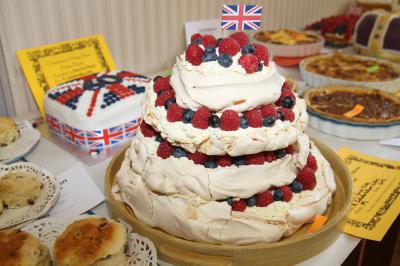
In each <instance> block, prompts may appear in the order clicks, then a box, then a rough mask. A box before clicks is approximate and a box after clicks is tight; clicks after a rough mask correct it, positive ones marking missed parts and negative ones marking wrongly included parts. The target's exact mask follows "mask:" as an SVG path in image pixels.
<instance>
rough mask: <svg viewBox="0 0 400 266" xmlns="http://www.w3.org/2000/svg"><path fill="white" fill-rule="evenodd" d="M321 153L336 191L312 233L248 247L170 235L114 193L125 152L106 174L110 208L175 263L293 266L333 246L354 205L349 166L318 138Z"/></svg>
mask: <svg viewBox="0 0 400 266" xmlns="http://www.w3.org/2000/svg"><path fill="white" fill-rule="evenodd" d="M314 143H315V144H316V145H317V147H318V148H319V150H320V151H321V153H322V155H324V156H325V158H326V159H327V160H328V161H329V163H330V164H331V166H332V169H333V171H334V174H335V181H336V186H337V190H336V193H335V194H334V197H333V201H332V204H331V205H330V206H329V207H328V209H327V211H326V213H325V215H326V216H328V221H327V223H326V224H325V225H324V226H323V227H322V229H320V230H318V231H316V232H314V233H309V232H308V231H307V230H308V227H309V225H304V226H303V227H302V228H300V230H298V231H297V232H296V233H295V234H293V235H291V236H290V237H287V238H284V239H282V240H281V241H279V242H275V243H259V244H251V245H245V246H239V245H217V244H208V243H198V242H194V241H188V240H185V239H182V238H178V237H174V236H171V235H169V234H167V233H165V232H164V231H162V230H159V229H157V228H152V227H149V226H148V225H146V224H145V223H143V222H141V221H139V220H138V219H137V218H136V217H135V215H134V214H133V212H132V211H131V209H130V208H128V207H127V206H126V205H125V204H124V203H122V202H120V201H118V199H117V198H116V197H115V195H114V193H113V192H112V186H113V184H114V181H115V177H116V173H117V172H118V170H119V168H120V167H121V164H122V161H123V159H124V155H125V151H126V149H127V148H128V147H125V148H124V149H122V150H121V151H120V152H119V153H118V154H116V155H115V156H114V158H113V160H112V161H111V163H110V165H109V166H108V169H107V172H106V176H105V182H104V183H105V194H106V199H107V201H106V203H107V209H108V212H109V214H110V216H111V217H112V218H115V219H121V220H124V221H125V222H127V223H129V224H131V225H132V228H133V230H134V231H135V232H136V233H138V234H141V235H143V236H146V237H148V238H149V239H150V240H152V241H153V243H154V244H155V246H156V248H157V253H158V257H159V258H160V259H161V260H163V261H166V262H169V263H173V264H176V265H245V264H250V265H292V264H295V263H298V262H300V261H302V260H305V259H307V258H310V257H312V256H315V255H316V254H318V253H319V252H321V251H322V250H324V249H326V248H327V247H328V246H330V245H331V244H332V243H333V242H334V241H335V240H336V239H337V237H338V236H339V234H340V227H341V225H342V221H343V219H344V218H345V215H346V213H347V211H348V210H349V208H350V205H351V196H352V179H351V176H350V173H349V171H348V170H347V167H346V166H345V164H344V163H343V161H342V160H341V159H340V158H339V157H338V155H336V153H335V152H334V151H332V150H331V149H330V148H328V147H327V146H326V145H325V144H322V143H321V142H319V141H315V140H314Z"/></svg>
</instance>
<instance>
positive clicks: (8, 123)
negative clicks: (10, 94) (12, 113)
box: [0, 117, 19, 147]
mask: <svg viewBox="0 0 400 266" xmlns="http://www.w3.org/2000/svg"><path fill="white" fill-rule="evenodd" d="M18 137H19V130H18V128H17V125H16V124H15V122H14V121H13V120H12V119H10V118H8V117H0V147H4V146H7V145H8V144H11V143H12V142H14V141H15V140H16V139H17V138H18Z"/></svg>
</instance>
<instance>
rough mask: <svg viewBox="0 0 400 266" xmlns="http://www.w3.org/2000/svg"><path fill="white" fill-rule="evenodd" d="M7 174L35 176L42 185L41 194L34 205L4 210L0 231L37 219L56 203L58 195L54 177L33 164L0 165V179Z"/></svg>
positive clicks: (57, 183)
mask: <svg viewBox="0 0 400 266" xmlns="http://www.w3.org/2000/svg"><path fill="white" fill-rule="evenodd" d="M8 172H26V173H31V174H34V175H35V176H37V177H38V178H39V179H40V181H41V182H42V184H43V189H42V192H41V194H40V196H39V198H37V199H36V201H35V204H33V205H28V206H25V207H22V208H18V209H4V210H3V214H1V215H0V229H3V228H6V227H10V226H14V225H18V224H21V223H24V222H27V221H31V220H34V219H38V218H39V217H41V216H43V215H45V214H46V213H47V212H48V211H49V210H50V208H51V207H52V206H53V205H54V204H55V203H56V201H57V199H58V196H59V195H60V184H59V181H58V179H57V177H56V176H54V175H53V174H52V173H50V172H49V171H47V170H46V169H43V168H41V167H39V166H37V165H35V164H33V163H14V164H12V165H5V164H0V179H1V178H2V177H3V176H4V174H6V173H8Z"/></svg>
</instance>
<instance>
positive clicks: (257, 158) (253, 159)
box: [246, 152, 265, 165]
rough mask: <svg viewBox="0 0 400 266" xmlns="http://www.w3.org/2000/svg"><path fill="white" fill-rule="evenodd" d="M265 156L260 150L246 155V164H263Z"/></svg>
mask: <svg viewBox="0 0 400 266" xmlns="http://www.w3.org/2000/svg"><path fill="white" fill-rule="evenodd" d="M264 161H265V158H264V154H263V153H262V152H259V153H256V154H249V155H246V164H247V165H250V164H264Z"/></svg>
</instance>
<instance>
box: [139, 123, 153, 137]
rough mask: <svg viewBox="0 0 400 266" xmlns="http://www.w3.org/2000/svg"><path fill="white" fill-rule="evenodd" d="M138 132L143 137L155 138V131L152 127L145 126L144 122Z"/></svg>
mask: <svg viewBox="0 0 400 266" xmlns="http://www.w3.org/2000/svg"><path fill="white" fill-rule="evenodd" d="M140 131H142V134H143V136H145V137H149V138H151V137H155V136H157V131H155V130H154V129H153V127H152V126H150V125H149V124H146V123H145V122H144V121H142V123H140Z"/></svg>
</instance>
